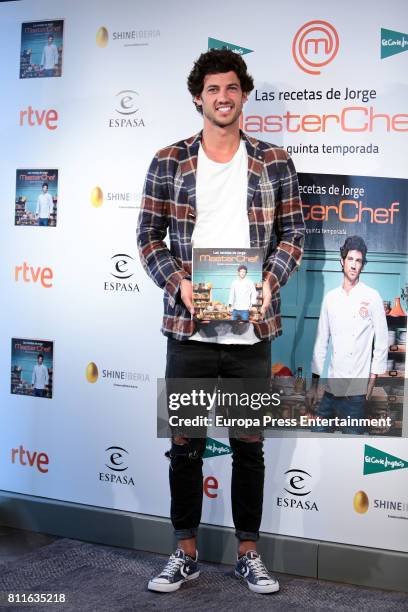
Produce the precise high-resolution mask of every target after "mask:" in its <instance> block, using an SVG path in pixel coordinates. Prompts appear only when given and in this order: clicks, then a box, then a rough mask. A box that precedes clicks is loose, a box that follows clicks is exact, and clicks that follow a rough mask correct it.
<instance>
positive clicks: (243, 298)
mask: <svg viewBox="0 0 408 612" xmlns="http://www.w3.org/2000/svg"><path fill="white" fill-rule="evenodd" d="M247 273H248V268H247V267H246V266H244V265H241V266H239V267H238V278H236V279H235V280H234V281H233V282H232V284H231V288H230V292H229V298H228V305H229V306H230V308H232V316H231V319H232V321H249V309H250V308H251V306H252V305H253V304H256V297H257V296H256V287H255V283H254V282H253V281H251V279H250V278H247Z"/></svg>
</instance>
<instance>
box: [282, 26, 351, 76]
mask: <svg viewBox="0 0 408 612" xmlns="http://www.w3.org/2000/svg"><path fill="white" fill-rule="evenodd" d="M339 44H340V43H339V35H338V33H337V30H336V29H335V28H334V26H332V25H331V24H330V23H329V22H328V21H320V20H316V21H308V22H307V23H305V24H303V25H302V26H301V27H300V28H299V30H298V31H297V32H296V34H295V37H294V39H293V43H292V55H293V59H294V60H295V62H296V65H297V66H298V67H299V68H300V69H301V70H303V72H306V73H307V74H321V70H320V69H321V68H323V67H324V66H327V64H330V62H332V61H333V60H334V58H335V57H336V55H337V52H338V50H339Z"/></svg>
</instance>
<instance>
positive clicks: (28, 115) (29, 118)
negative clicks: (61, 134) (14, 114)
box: [20, 106, 58, 130]
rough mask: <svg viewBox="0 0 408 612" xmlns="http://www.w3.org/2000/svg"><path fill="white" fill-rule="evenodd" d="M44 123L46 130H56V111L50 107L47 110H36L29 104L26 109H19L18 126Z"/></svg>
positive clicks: (32, 125)
mask: <svg viewBox="0 0 408 612" xmlns="http://www.w3.org/2000/svg"><path fill="white" fill-rule="evenodd" d="M24 125H28V126H30V127H34V126H35V125H45V127H46V128H47V129H48V130H56V129H57V127H58V112H57V111H56V110H55V109H53V108H50V109H48V110H37V109H34V108H33V107H32V106H29V107H28V108H27V110H22V111H20V126H21V127H23V126H24Z"/></svg>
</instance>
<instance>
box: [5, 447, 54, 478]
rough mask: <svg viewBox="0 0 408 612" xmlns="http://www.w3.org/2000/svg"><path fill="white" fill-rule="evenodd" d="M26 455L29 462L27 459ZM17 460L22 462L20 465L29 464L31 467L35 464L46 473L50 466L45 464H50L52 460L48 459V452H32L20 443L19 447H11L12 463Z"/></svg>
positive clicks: (40, 470)
mask: <svg viewBox="0 0 408 612" xmlns="http://www.w3.org/2000/svg"><path fill="white" fill-rule="evenodd" d="M26 457H27V461H28V463H27V462H26V461H25V458H26ZM17 462H18V463H20V465H28V466H29V467H33V466H35V467H36V468H37V470H38V471H39V472H41V473H42V474H45V473H46V472H48V468H47V467H44V466H46V465H48V464H49V462H50V460H49V459H48V455H47V453H44V452H41V453H38V452H37V451H34V452H33V453H32V452H31V451H29V450H26V449H25V448H24V446H23V445H22V444H20V446H19V447H18V448H12V449H11V463H17Z"/></svg>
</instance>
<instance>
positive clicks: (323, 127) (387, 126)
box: [240, 106, 408, 133]
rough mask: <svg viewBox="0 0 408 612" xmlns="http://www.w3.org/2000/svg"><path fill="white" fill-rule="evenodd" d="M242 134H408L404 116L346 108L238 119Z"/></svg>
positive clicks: (359, 108) (362, 108)
mask: <svg viewBox="0 0 408 612" xmlns="http://www.w3.org/2000/svg"><path fill="white" fill-rule="evenodd" d="M240 127H241V129H242V130H243V131H244V132H249V133H250V132H261V133H262V132H294V133H295V132H297V133H301V132H324V133H325V132H329V131H330V130H332V129H336V128H337V129H339V130H340V131H341V132H377V131H384V132H408V114H407V113H397V114H395V115H390V114H388V113H377V112H376V111H375V108H374V107H373V106H346V107H344V108H343V109H342V110H341V112H340V113H330V114H329V115H326V114H318V113H315V114H313V115H301V114H299V113H293V112H291V111H287V112H286V113H284V114H283V115H246V116H244V115H241V119H240Z"/></svg>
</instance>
